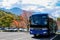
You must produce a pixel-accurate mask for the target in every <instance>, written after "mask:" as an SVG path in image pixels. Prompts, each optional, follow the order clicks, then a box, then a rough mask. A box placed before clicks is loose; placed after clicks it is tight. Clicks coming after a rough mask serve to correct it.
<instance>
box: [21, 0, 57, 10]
mask: <svg viewBox="0 0 60 40" xmlns="http://www.w3.org/2000/svg"><path fill="white" fill-rule="evenodd" d="M56 2H57V1H56V0H25V1H24V0H22V6H24V5H26V4H27V5H26V7H27V6H29V5H30V4H31V6H34V7H36V8H37V9H40V8H39V6H43V7H45V8H52V7H54V4H55V3H56ZM31 6H30V7H27V8H32V7H31ZM26 7H25V6H24V7H22V8H24V10H25V8H26ZM34 7H33V8H34ZM27 8H26V9H27ZM37 9H36V10H37ZM28 10H29V9H28ZM32 10H33V9H32ZM34 10H35V9H34Z"/></svg>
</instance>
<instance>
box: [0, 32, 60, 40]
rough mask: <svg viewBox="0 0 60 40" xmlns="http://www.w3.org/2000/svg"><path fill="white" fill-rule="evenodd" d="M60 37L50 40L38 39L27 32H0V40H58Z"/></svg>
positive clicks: (56, 36)
mask: <svg viewBox="0 0 60 40" xmlns="http://www.w3.org/2000/svg"><path fill="white" fill-rule="evenodd" d="M59 37H60V36H58V35H54V36H51V37H48V38H44V37H42V38H38V37H33V36H32V35H30V34H29V33H27V32H0V40H52V39H54V38H55V39H56V40H57V39H58V38H59ZM55 39H54V40H55Z"/></svg>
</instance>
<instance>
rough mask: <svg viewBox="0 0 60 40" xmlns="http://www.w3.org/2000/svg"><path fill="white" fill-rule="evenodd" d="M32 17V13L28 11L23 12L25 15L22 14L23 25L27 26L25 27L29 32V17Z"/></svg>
mask: <svg viewBox="0 0 60 40" xmlns="http://www.w3.org/2000/svg"><path fill="white" fill-rule="evenodd" d="M31 15H32V12H28V11H23V13H22V14H21V21H22V24H23V25H25V26H23V27H25V28H27V31H28V30H29V17H30V16H31Z"/></svg>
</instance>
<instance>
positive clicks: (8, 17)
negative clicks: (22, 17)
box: [0, 10, 14, 27]
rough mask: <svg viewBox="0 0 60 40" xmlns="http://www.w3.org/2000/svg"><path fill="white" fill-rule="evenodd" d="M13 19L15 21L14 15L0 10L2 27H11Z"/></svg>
mask: <svg viewBox="0 0 60 40" xmlns="http://www.w3.org/2000/svg"><path fill="white" fill-rule="evenodd" d="M13 19H14V15H13V14H12V13H10V12H5V11H2V10H0V26H1V27H9V26H10V23H11V22H12V20H13Z"/></svg>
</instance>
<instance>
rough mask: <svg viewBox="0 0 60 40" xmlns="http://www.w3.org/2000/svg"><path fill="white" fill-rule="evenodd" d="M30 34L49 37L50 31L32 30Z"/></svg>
mask: <svg viewBox="0 0 60 40" xmlns="http://www.w3.org/2000/svg"><path fill="white" fill-rule="evenodd" d="M30 34H41V35H48V30H35V29H34V30H32V29H30Z"/></svg>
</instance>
